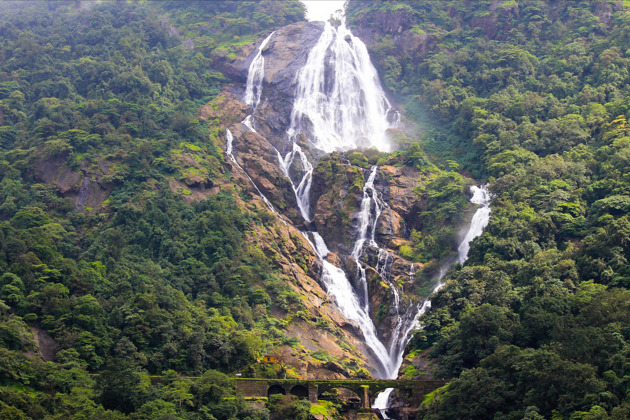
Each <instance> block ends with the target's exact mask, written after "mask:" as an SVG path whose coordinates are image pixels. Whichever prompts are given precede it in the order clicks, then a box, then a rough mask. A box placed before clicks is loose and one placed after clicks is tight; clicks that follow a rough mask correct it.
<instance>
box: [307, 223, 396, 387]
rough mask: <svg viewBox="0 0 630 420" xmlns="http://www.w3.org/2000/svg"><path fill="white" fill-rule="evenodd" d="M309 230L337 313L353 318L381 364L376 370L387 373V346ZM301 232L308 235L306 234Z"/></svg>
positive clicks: (389, 367)
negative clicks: (337, 309) (338, 310)
mask: <svg viewBox="0 0 630 420" xmlns="http://www.w3.org/2000/svg"><path fill="white" fill-rule="evenodd" d="M310 234H311V235H312V236H313V239H314V241H315V245H314V249H315V251H316V252H317V255H318V256H319V258H320V260H321V261H322V277H321V281H322V283H324V286H325V287H326V292H327V293H328V294H329V295H330V296H332V298H333V299H334V301H335V304H336V305H337V307H338V308H339V309H340V310H341V313H342V314H343V315H344V316H345V317H346V318H347V319H348V320H349V321H352V322H355V323H356V324H357V325H358V326H359V328H360V329H361V332H362V333H363V337H364V338H365V343H366V344H367V345H368V346H369V347H370V349H371V350H372V351H373V352H374V356H375V357H376V360H377V361H378V362H379V363H380V364H381V366H377V371H378V372H379V373H380V374H382V375H387V374H388V373H389V372H390V371H391V370H392V368H393V366H392V365H391V363H390V357H389V353H388V351H387V349H386V348H385V346H384V345H383V343H382V342H381V341H380V340H379V338H378V335H377V333H376V327H375V326H374V322H373V321H372V318H370V314H369V312H368V311H367V309H366V308H365V307H364V305H362V304H361V302H359V299H358V298H357V295H356V293H355V292H354V289H353V288H352V285H351V284H350V282H349V281H348V278H347V277H346V273H345V272H344V271H343V270H342V269H340V268H339V267H335V266H334V265H332V264H331V263H330V262H328V261H327V260H326V256H327V255H328V254H329V253H330V251H329V250H328V247H327V246H326V243H325V242H324V239H323V238H322V237H321V236H320V235H319V234H318V233H317V232H310ZM304 235H305V237H306V238H307V239H308V235H307V234H304ZM309 242H310V241H309ZM311 244H312V243H311Z"/></svg>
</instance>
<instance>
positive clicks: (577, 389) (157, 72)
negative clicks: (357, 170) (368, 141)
mask: <svg viewBox="0 0 630 420" xmlns="http://www.w3.org/2000/svg"><path fill="white" fill-rule="evenodd" d="M346 8H347V10H346V16H347V20H348V23H349V26H350V27H351V28H352V29H353V31H355V32H356V33H358V34H359V36H363V35H365V37H366V38H370V39H371V42H366V43H368V47H369V51H370V54H371V57H372V59H373V61H374V64H375V65H376V67H377V69H378V71H379V74H380V76H381V80H382V83H383V86H384V87H385V89H386V90H387V92H388V94H389V95H390V96H391V97H392V98H393V99H394V100H395V102H396V103H398V104H399V106H400V109H401V111H402V113H403V116H404V118H405V120H406V121H407V122H408V123H409V124H413V125H414V126H416V127H418V130H417V131H418V134H417V135H416V136H415V137H413V138H411V137H410V138H405V139H402V140H401V141H400V142H399V144H401V145H402V146H403V148H404V149H405V150H403V151H398V152H394V153H391V154H378V156H371V155H370V154H369V153H367V152H366V153H365V155H363V154H362V153H360V152H354V153H349V154H347V156H346V157H347V158H348V159H350V160H351V162H352V163H353V164H355V165H357V166H363V167H365V168H368V167H369V165H371V164H375V163H378V164H379V165H380V164H384V163H387V164H391V165H393V166H408V167H412V168H416V169H420V170H422V171H424V172H425V173H427V174H429V173H432V174H437V175H436V176H435V177H434V178H432V180H431V181H430V182H428V183H426V184H424V185H419V186H418V188H417V194H418V195H419V196H421V197H423V200H424V202H425V205H426V209H425V210H426V211H424V212H423V214H422V219H421V222H420V223H419V224H418V225H417V229H414V230H412V231H411V232H409V235H408V236H409V245H404V246H401V248H400V253H401V254H404V256H405V257H406V258H408V259H409V260H411V261H415V262H418V263H424V264H427V267H428V268H430V267H435V266H436V264H437V263H438V262H439V259H440V258H441V257H445V256H447V255H448V254H449V252H452V251H453V249H452V247H453V244H452V239H451V238H452V236H453V235H454V231H455V226H456V225H457V224H458V223H461V218H462V214H461V212H460V210H461V209H463V208H464V207H465V206H466V201H465V200H466V196H465V194H464V192H465V191H466V189H467V188H468V186H469V185H470V183H471V182H472V181H470V179H471V178H474V179H476V180H480V181H483V182H488V183H489V185H490V190H491V192H492V194H493V200H492V216H491V218H490V223H489V225H488V227H487V228H486V230H485V231H484V233H483V234H482V235H481V236H480V237H479V238H477V239H476V240H475V241H474V242H473V243H472V246H471V250H470V253H469V259H468V260H467V261H466V263H465V264H464V265H463V266H462V265H459V264H457V265H455V266H453V267H452V268H451V269H450V271H449V273H448V274H447V277H446V284H445V286H444V287H443V288H442V289H440V290H439V291H438V292H437V293H435V294H434V295H432V296H431V308H430V309H429V310H428V311H427V312H426V313H425V314H424V315H423V317H422V318H421V323H422V325H423V328H422V329H419V330H417V331H416V332H415V334H414V336H413V338H412V340H411V342H410V344H409V346H408V349H407V350H408V359H409V360H411V359H413V357H414V356H416V355H421V354H422V355H424V356H423V358H424V360H425V361H428V363H429V364H430V365H431V373H432V375H433V376H435V377H436V378H444V379H446V380H447V381H448V384H447V385H446V386H444V387H443V388H440V389H438V390H437V391H435V392H434V393H432V394H430V395H428V396H427V397H426V398H425V400H424V402H423V403H422V404H421V405H420V407H419V410H418V414H417V416H418V417H417V418H418V419H431V420H433V419H497V420H500V419H505V420H507V419H513V420H520V419H527V420H537V419H553V420H560V419H564V420H578V419H601V420H605V419H620V420H621V419H628V418H630V263H629V260H630V122H629V120H630V87H629V86H630V49H629V48H630V12H629V11H626V10H627V9H625V8H624V6H623V5H622V2H611V1H603V0H601V1H597V0H592V1H520V0H506V1H486V0H479V1H451V0H448V1H447V0H444V1H379V2H373V1H358V0H350V1H349V2H347V4H346ZM303 20H305V7H304V6H303V5H302V4H301V3H300V2H298V1H292V0H291V1H289V0H286V1H271V0H264V1H256V2H254V1H239V2H229V1H200V2H195V1H190V2H184V1H172V2H168V1H116V2H114V1H112V2H95V3H91V2H75V1H68V2H65V1H46V2H39V1H36V2H2V3H0V419H20V420H21V419H82V420H87V419H94V420H96V419H99V420H100V419H112V420H114V419H121V420H122V419H147V420H149V419H163V420H167V419H168V420H170V419H191V420H192V419H207V420H233V419H240V420H246V419H250V420H258V419H260V420H267V419H269V418H270V415H271V416H272V417H273V416H274V415H275V416H276V417H275V418H281V419H312V418H315V416H316V415H317V414H318V413H317V412H315V411H314V410H313V408H312V407H310V404H309V403H308V402H306V401H298V400H297V399H296V398H290V397H285V398H274V399H270V401H269V403H268V404H267V407H266V408H256V407H252V406H250V405H249V404H248V403H247V402H246V401H245V400H244V399H243V398H241V397H239V396H238V395H236V394H235V392H234V382H233V381H232V380H231V379H230V377H231V376H233V374H234V373H236V372H240V371H245V370H249V371H252V370H261V369H265V368H263V367H260V366H259V365H258V364H256V363H255V362H256V361H257V360H259V359H260V358H261V356H262V355H263V354H265V353H267V352H269V351H272V350H273V349H274V348H275V347H276V346H281V345H285V346H290V347H291V346H292V347H299V346H297V339H296V338H295V337H293V336H291V334H290V333H289V326H290V323H291V318H293V317H295V318H296V319H298V318H300V319H302V320H303V321H304V322H307V323H310V324H309V325H312V326H313V327H317V328H321V329H331V327H330V325H329V323H328V321H327V320H326V319H324V318H323V317H322V318H319V319H315V320H313V319H311V318H312V317H311V316H309V313H308V311H307V309H306V306H305V305H306V304H305V303H304V302H303V296H300V295H299V294H298V293H296V291H295V289H294V288H293V287H292V285H291V280H290V279H289V278H288V277H287V276H286V275H285V274H284V273H283V272H282V270H281V268H280V267H279V264H276V261H274V260H273V258H271V257H270V256H269V255H266V254H265V253H264V252H262V251H261V249H260V248H259V247H258V246H257V245H256V244H255V243H254V241H253V240H251V238H252V237H253V236H255V234H256V232H258V231H260V230H265V229H266V230H269V231H274V229H275V230H277V228H276V227H275V226H274V224H273V222H272V219H273V215H272V214H271V213H270V212H269V211H267V209H264V208H262V209H261V208H259V207H255V206H253V205H248V203H249V200H250V198H251V197H249V196H248V195H247V193H246V192H244V190H243V189H240V188H237V186H234V187H233V188H231V189H230V188H226V189H224V190H222V191H221V192H220V193H218V194H206V195H204V194H205V191H206V189H208V190H210V189H211V188H212V187H214V186H215V185H219V184H221V185H232V184H230V182H233V181H234V179H235V177H234V175H233V174H232V172H231V171H232V169H230V168H231V167H228V166H227V165H226V163H227V162H226V159H227V158H226V156H225V154H224V153H223V152H224V150H223V148H224V137H223V133H224V131H225V125H221V122H220V121H218V120H219V119H220V118H217V119H215V120H206V119H204V118H201V117H200V113H199V109H200V108H201V107H203V106H204V105H207V104H209V103H210V104H213V101H214V100H215V99H216V98H217V97H218V95H219V94H220V93H221V92H222V91H223V89H224V88H225V87H226V85H228V84H230V83H242V82H243V81H240V80H238V81H235V80H232V79H231V78H230V75H228V74H226V71H225V63H226V62H228V61H230V60H234V59H235V58H236V57H237V54H240V52H241V51H242V49H243V48H246V47H247V46H248V45H251V44H253V43H255V42H259V40H260V38H261V37H263V35H266V34H268V33H269V32H270V31H272V30H275V29H277V28H280V27H282V26H284V25H288V24H291V23H295V22H300V21H303ZM215 106H216V105H215ZM366 156H367V157H366ZM323 162H325V163H326V162H327V161H326V160H323ZM226 168H228V169H226ZM319 170H321V168H320V169H319ZM77 183H78V184H77ZM87 191H89V192H90V193H89V194H87ZM200 191H201V192H200ZM85 197H88V198H85ZM199 197H201V198H199ZM296 258H300V257H299V255H298V256H297V257H296ZM301 263H302V265H304V267H306V265H307V263H306V261H303V262H302V261H301ZM427 271H429V270H427ZM423 281H425V283H424V284H422V285H421V286H422V287H419V289H422V290H424V291H426V290H428V289H427V287H428V286H427V284H426V281H427V279H426V278H425V279H423ZM279 313H282V314H283V316H279V315H278V314H279ZM287 314H290V316H289V317H286V316H285V315H287ZM49 341H54V343H55V344H54V348H50V349H48V352H53V353H54V357H48V356H46V353H47V351H46V350H45V349H44V350H42V349H43V348H45V347H46V346H47V345H46V342H49ZM343 346H345V347H346V348H351V347H352V346H351V344H347V343H343ZM49 347H50V346H49ZM38 352H39V353H42V357H40V356H39V355H38ZM313 357H315V358H319V360H320V361H323V362H329V361H330V360H332V358H330V357H329V356H328V355H326V354H322V353H321V352H319V353H315V354H314V355H313ZM44 359H46V360H44ZM344 363H345V365H344V368H347V369H349V370H351V371H352V372H353V375H354V376H357V377H361V375H363V376H366V375H367V372H366V371H365V369H364V368H363V367H362V366H361V365H360V364H356V363H355V362H351V361H345V362H344ZM252 366H253V367H252ZM269 370H270V371H268V372H256V373H257V374H259V375H261V376H265V375H268V376H274V375H277V374H278V372H276V371H273V369H271V368H269ZM289 373H290V372H289ZM285 374H286V372H285ZM334 413H335V410H334V409H331V410H330V411H327V412H326V415H327V416H328V417H325V418H331V419H332V418H341V417H339V416H338V415H336V414H334ZM319 414H321V413H319ZM318 418H324V417H318Z"/></svg>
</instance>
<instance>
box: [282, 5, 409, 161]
mask: <svg viewBox="0 0 630 420" xmlns="http://www.w3.org/2000/svg"><path fill="white" fill-rule="evenodd" d="M336 17H337V18H338V19H339V21H340V24H339V26H337V27H335V26H333V25H332V24H331V23H330V21H329V22H326V24H325V27H324V32H323V33H322V35H321V36H320V38H319V40H318V41H317V44H316V45H315V46H314V47H313V49H312V50H311V52H310V53H309V55H308V58H307V61H306V65H305V66H304V67H303V68H302V69H301V70H300V71H299V72H298V74H297V90H296V97H295V102H294V104H293V111H292V113H291V128H290V129H289V137H290V138H294V137H295V136H297V135H299V133H302V132H303V133H305V134H306V135H307V137H308V138H309V140H310V141H311V143H312V144H313V145H314V146H315V147H317V148H318V149H321V150H323V151H324V152H326V153H330V152H333V151H335V150H337V151H341V150H348V149H353V148H368V147H376V148H378V149H379V150H382V151H386V152H387V151H390V149H391V145H390V143H389V140H388V139H387V134H386V131H387V129H388V128H391V127H392V126H393V124H394V123H395V122H396V121H397V119H398V115H397V114H398V113H397V112H396V111H395V110H394V109H393V108H392V106H391V104H390V103H389V101H388V100H387V98H386V97H385V94H384V92H383V89H382V88H381V84H380V82H379V78H378V74H377V72H376V69H375V68H374V66H373V65H372V62H371V61H370V56H369V54H368V51H367V48H366V46H365V44H364V43H363V42H362V41H361V40H360V39H359V38H357V37H355V36H354V35H352V33H351V32H350V30H349V29H348V28H347V27H346V24H345V18H344V17H343V16H341V15H337V16H336Z"/></svg>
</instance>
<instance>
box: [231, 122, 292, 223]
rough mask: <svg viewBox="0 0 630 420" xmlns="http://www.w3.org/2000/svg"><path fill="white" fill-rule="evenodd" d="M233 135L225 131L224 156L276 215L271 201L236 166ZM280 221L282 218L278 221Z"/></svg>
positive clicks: (241, 168) (240, 167)
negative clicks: (226, 156)
mask: <svg viewBox="0 0 630 420" xmlns="http://www.w3.org/2000/svg"><path fill="white" fill-rule="evenodd" d="M233 143H234V135H233V134H232V132H231V131H230V129H229V128H227V129H226V130H225V154H227V155H228V157H229V158H230V160H231V161H232V163H233V164H235V165H236V166H238V168H239V169H240V170H241V171H243V173H244V174H245V176H246V177H247V179H249V182H251V183H252V185H253V186H254V188H255V189H256V191H257V192H258V195H260V198H262V199H263V201H264V202H265V204H266V205H267V207H268V208H269V210H270V211H271V212H272V213H275V214H278V212H277V211H276V209H275V208H274V207H273V204H271V201H269V200H268V199H267V197H265V194H263V193H262V191H260V189H259V188H258V186H257V185H256V183H255V182H254V180H253V179H251V177H250V176H249V175H248V174H247V172H246V171H245V169H243V167H242V166H241V165H239V164H238V162H237V161H236V158H235V157H234V153H233V149H234V144H233ZM280 220H282V218H281V219H280ZM282 223H286V222H285V221H284V220H282Z"/></svg>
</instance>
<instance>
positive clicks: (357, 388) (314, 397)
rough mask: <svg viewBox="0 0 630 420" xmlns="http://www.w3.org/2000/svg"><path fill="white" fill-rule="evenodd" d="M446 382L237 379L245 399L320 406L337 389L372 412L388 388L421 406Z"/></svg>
mask: <svg viewBox="0 0 630 420" xmlns="http://www.w3.org/2000/svg"><path fill="white" fill-rule="evenodd" d="M445 384H446V381H441V380H426V381H404V380H351V379H349V380H336V379H335V380H326V379H247V378H239V379H236V392H237V393H240V394H241V395H243V397H245V398H267V397H269V395H272V394H292V395H296V396H298V397H300V398H308V399H309V401H310V402H312V403H316V402H317V401H318V399H319V397H320V396H321V394H322V393H324V392H326V391H330V390H331V389H334V388H346V389H349V390H351V391H354V392H355V393H356V394H357V395H358V396H359V397H360V398H361V404H362V407H363V408H370V402H371V401H372V399H373V398H374V397H375V396H376V394H378V393H379V392H380V391H382V390H384V389H386V388H396V389H399V390H403V391H405V392H406V393H407V396H408V397H409V398H410V399H411V402H412V403H413V404H415V405H416V406H417V405H420V403H421V402H422V399H423V398H424V396H425V395H426V394H428V393H430V392H432V391H434V390H436V389H437V388H439V387H441V386H444V385H445Z"/></svg>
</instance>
